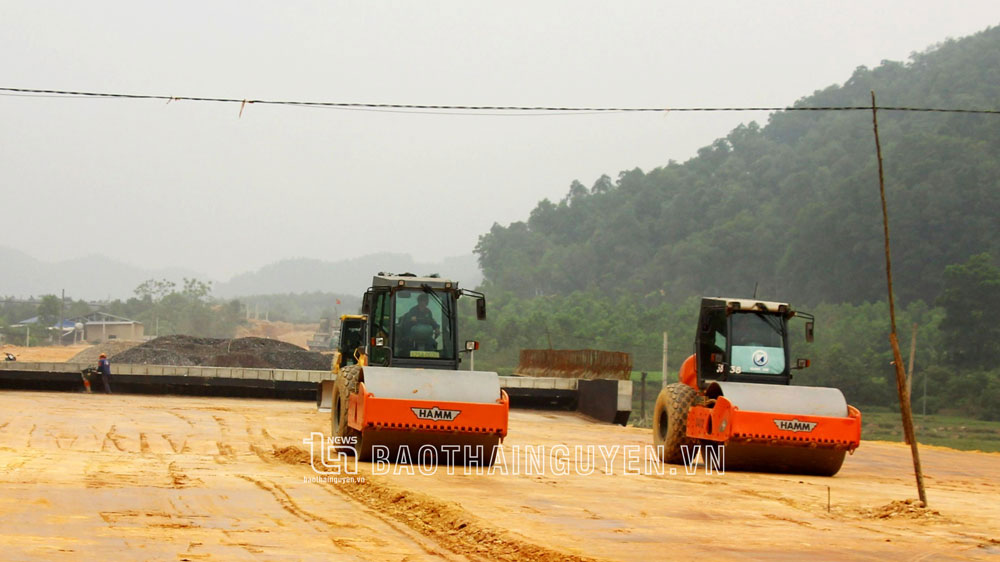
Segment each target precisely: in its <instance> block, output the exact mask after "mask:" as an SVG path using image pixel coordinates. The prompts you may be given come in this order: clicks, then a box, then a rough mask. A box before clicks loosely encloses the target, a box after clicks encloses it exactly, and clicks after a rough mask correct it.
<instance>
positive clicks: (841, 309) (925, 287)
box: [463, 27, 1000, 419]
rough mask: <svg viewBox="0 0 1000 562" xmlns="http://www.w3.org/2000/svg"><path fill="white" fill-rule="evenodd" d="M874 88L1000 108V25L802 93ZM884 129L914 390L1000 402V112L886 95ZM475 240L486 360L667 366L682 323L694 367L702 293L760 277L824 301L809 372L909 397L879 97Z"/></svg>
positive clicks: (844, 385) (782, 121)
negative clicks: (583, 359) (903, 391)
mask: <svg viewBox="0 0 1000 562" xmlns="http://www.w3.org/2000/svg"><path fill="white" fill-rule="evenodd" d="M871 90H875V92H876V94H877V96H878V103H879V105H880V106H915V107H937V108H976V109H992V110H996V109H1000V101H998V100H1000V27H993V28H989V29H987V30H986V31H983V32H981V33H979V34H977V35H975V36H972V37H969V38H965V39H961V40H957V41H948V42H946V43H944V44H941V45H938V46H936V47H934V48H931V49H929V50H927V51H925V52H923V53H920V54H916V55H914V56H913V57H912V58H911V60H910V62H908V63H905V64H904V63H899V62H890V61H885V62H883V63H882V64H881V65H880V66H879V67H878V68H875V69H868V68H864V67H862V68H858V69H857V70H856V71H855V72H854V74H853V76H851V77H850V78H849V79H848V80H847V81H846V82H845V83H844V84H843V85H838V86H831V87H829V88H827V89H825V90H823V91H819V92H816V93H814V94H813V95H811V96H808V97H806V98H803V99H801V100H800V101H799V102H797V104H796V105H797V106H800V107H819V106H864V105H868V106H870V104H871V97H870V96H871V94H870V92H871ZM734 96H735V97H734V99H736V100H738V93H734ZM879 129H880V134H881V142H882V148H883V155H884V161H885V174H886V187H887V197H888V205H889V212H890V220H891V227H892V243H893V273H894V277H895V289H896V295H897V302H898V304H899V305H900V306H899V307H898V314H899V327H900V332H901V335H900V339H901V340H902V342H903V345H904V346H908V344H909V342H910V334H911V330H912V329H913V327H914V326H916V328H917V333H918V335H917V339H916V341H917V347H916V362H915V364H916V369H915V380H914V389H915V395H916V397H918V399H921V398H922V392H923V389H924V388H925V385H926V388H927V389H928V390H927V408H928V411H929V412H935V411H940V410H946V411H947V410H952V411H960V412H963V413H965V414H968V415H974V416H981V417H986V418H992V419H1000V406H998V404H1000V369H997V368H996V365H997V364H998V362H1000V329H998V328H997V326H998V325H1000V324H998V323H997V322H996V320H995V318H994V316H995V315H994V314H992V311H994V310H996V309H997V307H998V306H1000V268H998V267H997V258H998V257H1000V241H998V240H1000V239H998V236H997V234H998V233H1000V115H982V114H979V115H969V114H964V115H963V114H956V113H922V112H900V111H889V110H881V111H880V112H879ZM476 252H477V254H478V255H479V260H480V264H481V266H482V268H483V272H484V274H485V279H486V280H485V282H484V287H483V288H484V290H485V291H486V292H487V294H488V295H489V298H490V302H491V304H490V320H489V321H487V322H484V323H476V322H475V321H474V320H473V319H472V315H471V312H470V311H466V322H465V323H464V327H463V331H464V332H465V333H466V334H467V335H468V336H469V337H474V338H476V339H479V340H481V341H482V342H483V344H484V345H483V351H482V352H480V353H479V354H478V355H477V358H476V361H477V363H476V365H477V366H480V365H482V366H485V367H489V368H496V369H500V370H510V369H512V368H513V366H514V365H516V363H517V353H518V351H519V350H520V349H523V348H538V347H555V348H599V349H613V350H621V351H627V352H629V353H631V354H632V355H633V358H634V361H635V366H636V367H635V368H636V369H637V370H639V369H642V370H649V371H659V369H660V367H659V365H660V357H661V346H662V335H661V334H662V332H663V331H667V332H669V334H670V341H671V342H672V343H671V354H670V372H671V373H672V375H671V376H676V372H677V369H678V367H679V366H680V363H681V361H683V359H684V358H685V357H686V356H687V355H688V354H690V353H691V350H692V347H693V340H694V333H695V324H696V320H697V312H698V299H697V297H698V296H699V295H723V296H750V295H751V294H752V293H753V291H754V287H755V285H758V286H759V288H758V291H757V296H758V297H760V298H764V299H772V300H782V301H788V302H791V303H792V304H793V306H794V307H795V308H797V309H799V310H803V309H804V310H809V311H811V312H814V313H815V314H816V317H817V327H816V343H815V344H813V345H811V346H807V345H805V342H804V341H803V340H802V338H801V336H800V335H799V336H797V337H796V341H794V342H793V348H794V351H793V356H794V357H810V358H812V359H813V366H812V368H810V369H808V370H807V371H803V372H802V373H800V374H799V375H797V377H796V379H797V381H798V382H800V383H804V384H813V385H822V386H833V387H837V388H840V389H842V390H843V391H844V393H845V395H846V396H847V398H848V400H850V401H851V402H852V403H855V404H860V405H883V406H891V405H893V404H895V403H896V398H895V374H894V368H893V366H892V364H891V362H892V354H891V351H890V348H889V341H888V332H889V322H888V305H887V302H886V299H885V294H886V289H885V286H886V278H885V262H884V246H883V234H882V216H881V206H880V202H879V190H878V171H877V163H876V159H875V143H874V139H873V135H872V116H871V111H870V110H867V111H863V110H862V111H824V112H807V111H794V112H780V113H777V114H774V115H772V116H771V119H770V121H769V123H768V124H767V126H765V127H763V128H762V127H759V126H758V125H757V124H755V123H750V124H748V125H741V126H739V127H737V128H736V129H734V130H733V131H732V132H730V133H729V134H728V135H727V136H726V137H725V138H721V139H719V140H717V141H716V142H715V143H714V144H712V145H711V146H708V147H705V148H703V149H701V150H700V151H699V153H698V156H697V157H695V158H692V159H690V160H688V161H687V162H684V163H677V162H669V163H668V164H667V165H665V166H663V167H661V168H657V169H655V170H652V171H650V172H648V173H647V172H643V171H642V170H639V169H635V170H630V171H624V172H621V173H619V174H618V177H617V179H612V178H610V177H608V176H603V177H601V178H599V179H598V180H597V181H596V182H595V183H594V184H593V186H592V187H590V188H588V187H586V186H584V185H583V184H582V183H580V182H578V181H574V182H573V183H572V185H571V186H570V189H569V192H568V193H567V195H566V196H565V197H564V198H563V199H562V200H561V201H559V202H557V203H554V202H552V201H549V200H543V201H541V202H540V203H539V204H538V205H537V207H535V209H534V210H532V211H531V213H530V216H529V217H528V218H527V220H526V221H523V222H515V223H513V224H510V225H508V226H502V225H494V226H493V228H492V229H491V231H490V232H489V233H487V234H484V235H482V236H481V237H480V240H479V244H478V246H477V248H476ZM799 329H801V328H799ZM796 334H798V332H796ZM907 351H908V347H904V354H905V355H908V353H907ZM919 405H920V406H922V405H923V402H922V401H921V402H920V403H919Z"/></svg>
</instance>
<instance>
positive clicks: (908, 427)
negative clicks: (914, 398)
mask: <svg viewBox="0 0 1000 562" xmlns="http://www.w3.org/2000/svg"><path fill="white" fill-rule="evenodd" d="M872 127H873V128H874V130H875V155H876V157H877V158H878V189H879V194H880V196H881V198H882V229H883V232H884V234H885V275H886V280H887V282H888V289H889V322H890V330H889V343H891V344H892V358H893V364H894V365H895V367H896V391H897V392H898V393H899V412H900V414H901V415H902V417H903V435H905V436H906V440H907V442H909V444H910V453H911V454H912V455H913V472H914V474H915V475H916V477H917V495H918V496H919V497H920V501H921V503H923V505H924V507H927V492H926V491H925V490H924V474H923V472H922V471H921V469H920V452H919V451H918V450H917V439H916V437H915V436H914V432H913V412H912V411H911V410H910V396H909V392H908V391H907V387H906V374H905V373H904V372H903V357H902V355H901V354H900V353H899V338H897V337H896V306H895V304H894V302H893V296H892V259H891V258H890V252H889V211H888V209H887V207H886V204H885V172H884V170H883V168H882V144H881V142H880V141H879V138H878V106H877V105H876V104H875V91H874V90H872Z"/></svg>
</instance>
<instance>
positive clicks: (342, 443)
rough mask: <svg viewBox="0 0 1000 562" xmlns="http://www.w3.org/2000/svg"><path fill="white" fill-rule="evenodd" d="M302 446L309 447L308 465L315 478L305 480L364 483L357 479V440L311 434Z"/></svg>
mask: <svg viewBox="0 0 1000 562" xmlns="http://www.w3.org/2000/svg"><path fill="white" fill-rule="evenodd" d="M302 444H304V445H309V464H310V466H311V467H312V469H313V472H315V473H316V474H317V475H319V476H317V477H313V478H307V479H306V480H308V481H311V482H333V483H335V484H344V483H350V484H354V483H357V482H364V478H363V477H358V476H357V474H358V463H357V460H356V459H357V454H358V450H357V446H358V438H357V437H355V436H349V437H344V436H340V435H334V436H333V437H326V436H324V435H323V434H322V433H318V432H313V433H310V434H309V438H308V439H303V440H302Z"/></svg>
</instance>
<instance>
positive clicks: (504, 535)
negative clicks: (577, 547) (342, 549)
mask: <svg viewBox="0 0 1000 562" xmlns="http://www.w3.org/2000/svg"><path fill="white" fill-rule="evenodd" d="M330 487H332V488H333V489H334V490H336V491H337V492H338V493H340V494H342V495H344V496H347V497H348V498H350V499H352V500H354V501H356V502H358V503H360V504H362V505H364V506H366V507H369V508H371V509H372V510H374V511H375V512H376V513H378V514H380V515H381V516H382V517H391V518H393V519H395V520H396V521H399V522H401V523H403V524H404V525H406V526H408V527H409V528H411V529H413V530H414V531H416V532H418V533H420V534H421V535H423V536H425V537H427V538H430V539H432V540H434V541H435V542H436V543H438V544H439V545H441V547H443V548H446V549H448V550H450V551H451V552H453V553H455V554H457V555H460V556H467V557H472V558H485V559H488V560H502V561H510V562H515V561H520V560H537V561H541V562H554V561H557V560H570V561H573V562H588V561H597V560H600V559H599V558H591V557H587V556H580V555H576V554H570V553H567V552H561V551H557V550H553V549H550V548H547V547H544V546H541V545H538V544H535V543H532V542H530V541H528V540H526V539H523V538H520V537H517V536H516V535H514V534H513V533H510V532H508V531H506V530H503V529H501V528H498V527H494V526H493V525H490V524H489V523H487V522H485V521H483V520H482V519H479V518H478V517H476V516H474V515H472V514H471V513H469V512H467V511H465V510H464V509H462V507H461V506H459V505H458V504H455V503H451V502H445V501H441V500H438V499H435V498H433V497H431V496H428V495H426V494H423V493H419V492H410V491H407V490H403V489H400V488H396V487H395V486H390V485H387V484H385V483H383V482H381V481H379V480H377V479H374V478H372V477H370V476H366V477H365V481H364V482H363V483H357V484H355V485H346V486H345V485H341V486H330Z"/></svg>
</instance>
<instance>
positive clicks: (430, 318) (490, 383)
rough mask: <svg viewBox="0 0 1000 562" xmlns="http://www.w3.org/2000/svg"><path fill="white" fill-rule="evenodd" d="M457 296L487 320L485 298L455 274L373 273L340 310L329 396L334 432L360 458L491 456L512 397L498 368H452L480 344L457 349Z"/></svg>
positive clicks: (488, 460) (486, 460)
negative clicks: (354, 302)
mask: <svg viewBox="0 0 1000 562" xmlns="http://www.w3.org/2000/svg"><path fill="white" fill-rule="evenodd" d="M461 297H471V298H474V299H475V302H476V317H477V318H478V319H480V320H484V319H485V318H486V297H485V296H484V295H483V294H482V293H479V292H476V291H470V290H468V289H459V287H458V283H457V282H455V281H451V280H448V279H442V278H440V277H435V276H430V277H417V276H415V275H413V274H401V275H392V274H386V273H380V274H378V275H376V276H374V277H373V279H372V285H371V287H370V288H369V289H368V290H367V291H366V292H365V295H364V299H363V301H362V305H361V312H362V314H361V316H349V317H345V319H344V324H345V325H344V326H342V329H341V342H342V345H341V349H340V350H339V351H340V353H339V354H338V355H337V357H336V358H335V363H336V364H335V365H334V370H335V372H337V377H336V380H335V381H334V383H333V384H332V385H330V386H332V388H330V391H331V394H332V395H331V396H330V398H329V400H328V401H329V405H330V410H331V417H332V432H333V435H334V436H335V438H339V439H338V440H339V441H340V442H341V443H344V444H349V445H353V446H354V449H355V451H356V454H357V458H358V459H359V460H379V459H381V460H387V461H394V462H407V461H409V462H420V463H427V462H429V461H431V460H433V461H435V462H438V463H441V464H447V463H466V464H468V463H479V464H482V465H489V464H492V462H493V460H494V455H495V448H496V447H497V446H499V444H500V441H501V440H502V439H503V438H504V437H505V436H506V435H507V416H508V411H509V404H510V401H509V398H508V397H507V393H506V392H504V391H503V390H501V388H500V378H499V376H498V375H497V374H496V373H494V372H487V371H459V370H458V367H459V364H460V363H461V353H462V352H464V351H473V350H475V349H476V348H477V347H478V345H479V344H478V342H475V341H468V342H465V344H464V346H463V347H462V348H460V347H459V342H458V326H457V319H458V299H459V298H461ZM347 324H349V325H347ZM351 334H356V335H357V336H358V337H356V338H354V337H353V336H351V337H350V338H349V337H348V336H349V335H351ZM348 340H350V341H348ZM321 392H322V391H321ZM320 402H321V404H322V403H323V402H327V399H323V398H321V399H320ZM404 455H405V456H404Z"/></svg>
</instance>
